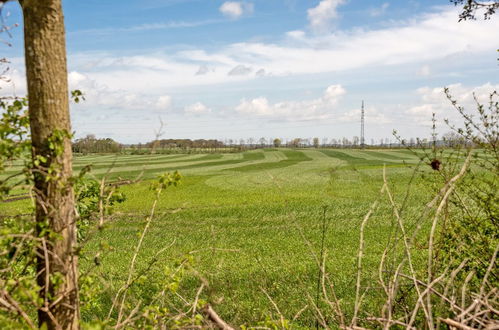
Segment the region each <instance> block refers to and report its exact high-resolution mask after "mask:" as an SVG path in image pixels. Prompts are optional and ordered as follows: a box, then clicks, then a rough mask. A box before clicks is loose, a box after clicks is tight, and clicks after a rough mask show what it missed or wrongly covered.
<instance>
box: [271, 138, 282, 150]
mask: <svg viewBox="0 0 499 330" xmlns="http://www.w3.org/2000/svg"><path fill="white" fill-rule="evenodd" d="M273 142H274V147H276V148H279V147H280V146H281V139H279V138H275V139H274V141H273Z"/></svg>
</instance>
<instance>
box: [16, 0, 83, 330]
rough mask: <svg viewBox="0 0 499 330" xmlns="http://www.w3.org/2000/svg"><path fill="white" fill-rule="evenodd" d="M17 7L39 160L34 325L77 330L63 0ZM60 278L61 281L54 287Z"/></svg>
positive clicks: (25, 1)
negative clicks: (37, 300)
mask: <svg viewBox="0 0 499 330" xmlns="http://www.w3.org/2000/svg"><path fill="white" fill-rule="evenodd" d="M20 4H21V6H22V9H23V14H24V42H25V45H24V47H25V60H26V75H27V81H28V101H29V117H30V125H31V139H32V144H33V159H34V160H35V159H41V160H42V161H41V163H40V166H36V167H35V168H34V178H35V196H36V221H37V228H38V234H39V236H40V238H41V239H42V243H41V244H40V249H39V251H38V252H39V256H38V259H37V267H38V277H37V281H38V284H39V286H40V296H41V298H43V300H44V303H43V306H42V307H41V308H40V309H39V310H38V321H39V325H40V326H42V325H43V324H45V325H46V326H47V328H48V329H56V328H58V329H60V328H62V329H78V327H79V324H78V319H79V304H78V257H77V255H76V253H75V244H76V223H75V220H76V216H75V209H74V196H73V189H72V186H71V181H70V178H71V175H72V171H71V158H72V154H71V140H70V136H69V133H70V132H71V125H70V120H69V100H68V81H67V79H68V78H67V77H68V75H67V67H66V44H65V32H64V18H63V13H62V4H61V0H43V1H41V0H20ZM50 145H51V146H50ZM40 156H43V157H44V158H45V159H43V158H39V157H40ZM49 169H50V170H49ZM49 173H50V174H49ZM47 229H48V230H47ZM58 278H60V279H62V281H59V282H62V283H59V284H56V283H54V282H57V281H54V280H56V279H58Z"/></svg>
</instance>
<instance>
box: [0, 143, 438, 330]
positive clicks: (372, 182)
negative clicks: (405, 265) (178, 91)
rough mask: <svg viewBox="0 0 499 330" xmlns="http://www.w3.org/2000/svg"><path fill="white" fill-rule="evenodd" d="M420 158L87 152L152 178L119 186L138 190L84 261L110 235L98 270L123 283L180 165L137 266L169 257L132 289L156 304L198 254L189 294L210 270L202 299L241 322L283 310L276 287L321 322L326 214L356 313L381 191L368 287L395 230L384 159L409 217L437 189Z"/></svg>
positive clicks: (387, 153) (22, 205) (341, 152)
mask: <svg viewBox="0 0 499 330" xmlns="http://www.w3.org/2000/svg"><path fill="white" fill-rule="evenodd" d="M418 163H419V159H418V157H416V156H415V155H412V154H411V153H407V152H405V151H403V150H382V151H373V150H345V149H284V148H282V149H281V148H280V149H261V150H253V151H247V152H243V153H229V154H208V155H206V154H205V155H203V154H195V155H187V154H186V155H87V156H78V157H75V158H74V169H75V171H78V170H79V169H81V168H83V167H84V166H86V165H90V164H92V171H91V172H90V173H91V176H95V177H96V178H97V179H101V178H102V177H103V176H106V178H107V179H106V180H109V181H113V180H119V179H126V180H133V179H134V178H136V177H137V176H139V175H140V176H141V178H142V181H140V182H138V183H135V184H131V185H126V186H122V187H120V188H119V190H120V191H121V192H123V193H124V194H125V195H126V197H127V200H126V201H125V202H124V203H122V204H119V205H117V206H116V207H115V208H114V214H113V215H112V216H111V220H110V221H109V223H108V225H107V227H106V229H105V230H103V231H101V232H99V233H98V234H97V235H95V236H92V238H91V239H90V241H89V242H88V243H87V245H86V246H85V248H84V251H83V253H82V258H81V265H82V268H83V271H85V270H86V269H89V268H92V267H94V266H93V264H94V255H95V253H96V251H98V250H99V248H100V246H101V245H102V242H106V245H109V247H111V249H110V250H108V251H106V252H105V253H103V254H102V255H101V257H100V258H101V262H100V264H101V266H99V267H96V268H95V270H94V272H95V274H97V278H100V279H102V282H109V283H112V286H113V288H114V289H115V290H116V289H117V288H119V286H120V285H122V284H123V283H124V282H125V281H126V274H127V272H128V267H129V263H130V260H131V258H132V254H133V250H134V247H135V245H136V244H137V242H138V240H139V236H138V233H140V232H141V231H142V229H143V227H144V219H145V217H146V216H147V215H148V213H149V212H150V210H151V207H152V204H153V200H154V194H153V192H152V191H151V190H150V185H151V182H152V181H151V180H152V179H154V178H156V177H157V176H158V175H159V174H161V173H164V172H173V171H175V170H178V171H179V172H180V173H181V174H182V176H183V179H182V183H181V185H180V186H179V187H172V188H168V189H167V190H166V191H165V192H164V194H163V195H162V196H161V197H160V199H159V201H158V205H157V209H156V215H155V217H154V219H153V221H152V225H151V227H150V229H149V232H148V234H147V235H146V237H145V239H144V242H143V247H142V250H141V252H140V255H139V263H138V265H137V269H138V270H140V269H144V268H147V267H148V264H149V262H150V261H151V259H152V258H153V256H155V254H156V253H157V252H158V251H159V250H161V249H162V248H165V247H168V248H167V249H166V250H165V251H164V252H162V253H161V254H160V255H159V256H157V258H159V260H160V262H157V263H156V264H155V265H154V266H153V267H152V269H150V275H148V278H147V280H146V281H143V282H140V283H139V284H136V285H134V288H133V290H131V293H130V297H131V298H130V299H132V301H136V302H139V301H141V302H142V303H143V304H147V302H148V301H150V300H151V299H152V292H154V291H155V290H157V285H158V284H157V283H160V282H161V281H162V280H163V279H164V277H165V276H167V275H165V269H164V268H168V269H170V268H171V267H173V266H172V265H174V264H175V263H176V262H178V261H179V260H185V258H186V256H189V260H191V259H192V260H191V261H192V269H195V272H187V273H186V274H185V276H184V278H183V280H182V281H181V283H180V288H179V292H182V294H183V295H185V298H186V299H194V297H195V295H196V291H197V289H198V288H199V285H200V284H201V281H200V278H203V279H204V280H205V281H206V283H207V288H206V289H205V290H204V291H203V293H202V294H201V298H202V299H204V300H205V301H208V302H210V303H211V304H214V305H215V306H216V309H217V311H218V312H219V313H220V315H221V316H222V317H223V318H224V319H225V320H226V321H228V322H230V323H231V324H237V325H244V324H246V325H256V324H258V322H263V321H265V320H266V319H269V318H270V319H275V318H276V317H277V314H276V311H275V308H274V307H273V303H272V302H271V301H270V300H269V298H268V297H267V294H268V295H269V296H270V297H271V298H272V300H273V301H274V302H275V303H276V304H277V306H279V308H280V310H281V312H282V313H283V314H284V316H285V317H286V318H287V319H290V320H291V319H293V317H294V315H295V314H296V313H298V312H299V311H300V310H302V309H303V308H304V306H305V305H308V306H309V307H307V308H306V309H305V310H304V311H303V312H302V313H301V315H300V317H299V318H298V319H297V320H296V321H295V323H294V325H295V326H298V327H300V326H302V327H305V328H306V327H311V326H313V325H314V324H315V323H314V322H315V321H314V320H315V319H316V316H315V314H314V311H313V308H312V307H311V306H310V301H309V300H310V297H314V296H315V292H316V284H317V276H318V272H319V270H318V265H317V263H316V260H315V256H314V254H315V255H318V254H319V253H320V242H321V237H322V234H323V231H324V224H325V225H326V230H325V236H324V237H325V241H324V251H325V252H326V253H327V262H326V268H327V271H328V273H329V274H331V278H332V280H333V281H334V283H335V289H336V293H337V294H338V297H339V299H340V300H341V301H343V303H344V305H345V308H346V312H347V313H351V312H352V308H353V305H352V304H353V301H354V298H355V282H354V281H355V274H356V262H357V261H356V260H357V259H356V255H357V249H358V245H359V227H360V223H361V221H362V219H363V217H364V215H365V214H366V213H367V212H368V210H369V208H370V206H371V204H372V203H373V202H374V201H376V200H378V201H379V206H378V207H377V209H376V211H375V212H374V214H373V216H372V217H371V219H370V220H369V222H368V224H367V227H366V230H365V238H366V250H365V261H364V262H365V266H364V267H365V268H364V271H363V276H364V281H365V283H366V287H365V288H367V286H368V284H367V283H369V281H370V280H372V281H375V280H376V278H377V276H378V275H377V266H378V262H379V258H380V255H381V253H382V251H383V249H384V248H385V246H386V245H387V243H388V241H389V239H390V237H391V235H392V234H393V228H394V227H393V217H392V208H391V207H390V205H389V202H388V201H387V200H386V198H380V189H381V187H382V185H383V168H384V167H385V168H386V173H387V177H388V181H389V185H390V187H391V188H392V189H393V191H394V193H395V196H396V199H397V203H400V204H402V203H405V204H406V205H407V207H406V208H405V214H404V216H405V217H406V218H407V219H408V221H410V219H411V218H415V217H416V216H417V215H418V214H420V212H421V209H422V208H423V207H424V205H425V203H426V202H427V201H428V198H429V197H428V194H427V192H428V191H429V190H430V189H431V187H430V186H429V185H428V184H427V182H425V181H424V180H423V179H421V178H420V176H418V175H417V176H416V177H413V173H414V168H415V167H416V166H417V164H418ZM14 170H15V168H12V169H10V171H14ZM7 173H8V172H7ZM407 192H410V193H409V194H406V193H407ZM430 196H431V194H430ZM29 205H30V201H29V200H23V201H16V202H12V203H2V204H0V212H2V213H5V214H9V213H12V214H16V213H22V212H21V211H22V210H26V208H27V207H29ZM170 245H171V246H170ZM111 291H112V290H111ZM375 292H376V290H374V291H370V292H369V293H368V294H367V296H366V300H365V301H366V304H367V305H369V304H373V306H374V305H375V304H374V301H375V300H376V299H377V295H376V293H375ZM96 299H97V302H94V305H93V307H92V308H91V310H85V309H84V314H83V317H84V319H86V320H92V319H102V318H105V317H106V315H107V314H106V313H107V311H108V310H109V307H110V306H111V303H112V295H111V294H109V295H107V294H102V295H99V296H98V298H96ZM176 303H178V304H182V301H181V300H179V301H177V302H176Z"/></svg>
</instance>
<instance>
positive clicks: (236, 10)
mask: <svg viewBox="0 0 499 330" xmlns="http://www.w3.org/2000/svg"><path fill="white" fill-rule="evenodd" d="M219 10H220V12H221V13H222V14H223V15H224V16H226V17H229V18H231V19H238V18H240V17H241V16H243V15H246V14H251V13H253V10H254V5H253V3H251V2H239V1H226V2H224V3H223V4H222V5H221V6H220V8H219Z"/></svg>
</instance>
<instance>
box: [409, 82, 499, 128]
mask: <svg viewBox="0 0 499 330" xmlns="http://www.w3.org/2000/svg"><path fill="white" fill-rule="evenodd" d="M448 88H449V91H450V93H451V95H452V97H453V98H454V99H455V100H456V101H457V104H458V105H459V106H462V107H464V109H465V110H466V111H467V112H468V113H471V114H472V113H476V108H477V105H476V103H475V100H474V97H475V96H476V98H477V99H478V100H479V102H480V103H482V104H484V103H487V102H488V98H489V95H490V93H491V92H493V91H494V90H499V84H496V85H493V84H491V83H486V84H483V85H480V86H475V87H470V86H463V85H462V84H453V85H449V86H448ZM417 94H418V95H419V96H420V103H419V104H418V105H415V106H413V107H411V108H409V110H407V114H408V115H409V116H411V118H413V119H414V120H415V121H416V122H419V123H422V124H423V125H431V124H432V122H431V118H432V115H433V113H435V115H436V117H437V119H439V120H443V119H449V120H450V121H454V122H456V121H457V122H459V115H458V113H457V111H456V109H454V107H453V106H452V104H451V102H450V101H449V100H448V99H447V97H446V96H445V94H444V88H442V87H437V88H431V87H422V88H419V89H418V90H417Z"/></svg>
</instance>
